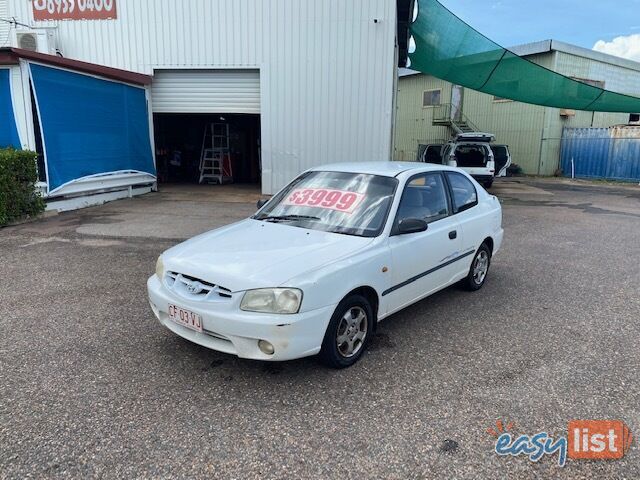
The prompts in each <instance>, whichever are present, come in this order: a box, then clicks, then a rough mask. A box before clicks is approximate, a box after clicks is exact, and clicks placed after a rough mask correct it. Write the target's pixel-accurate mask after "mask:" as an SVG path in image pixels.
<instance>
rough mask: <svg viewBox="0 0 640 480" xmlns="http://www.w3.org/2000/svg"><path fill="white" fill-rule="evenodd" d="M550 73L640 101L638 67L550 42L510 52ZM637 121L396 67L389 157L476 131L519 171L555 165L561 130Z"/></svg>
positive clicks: (549, 169) (412, 156)
mask: <svg viewBox="0 0 640 480" xmlns="http://www.w3.org/2000/svg"><path fill="white" fill-rule="evenodd" d="M510 50H511V51H513V52H514V53H516V54H517V55H520V56H523V57H524V58H526V59H528V60H530V61H531V62H534V63H537V64H539V65H542V66H543V67H546V68H548V69H550V70H553V71H554V72H558V73H561V74H563V75H566V76H568V77H571V78H574V79H577V80H580V81H582V82H585V83H588V84H590V85H594V86H597V87H601V88H605V89H607V90H612V91H615V92H620V93H625V94H629V95H635V96H640V63H638V62H634V61H631V60H626V59H622V58H618V57H614V56H611V55H607V54H604V53H600V52H596V51H593V50H588V49H585V48H581V47H577V46H574V45H569V44H566V43H562V42H558V41H555V40H548V41H543V42H538V43H532V44H527V45H521V46H518V47H514V48H511V49H510ZM638 121H640V117H639V116H638V115H634V114H632V115H629V114H616V113H613V114H612V113H599V112H595V113H594V112H585V111H575V110H567V109H558V108H551V107H543V106H537V105H530V104H525V103H519V102H514V101H511V100H507V99H504V98H496V97H494V96H491V95H487V94H484V93H480V92H477V91H474V90H470V89H468V88H463V87H460V86H456V85H452V84H451V83H449V82H446V81H443V80H440V79H438V78H435V77H433V76H430V75H425V74H422V73H419V72H415V71H411V70H406V69H402V70H401V73H400V79H399V82H398V98H397V116H396V128H395V146H394V159H395V160H416V158H417V156H418V152H419V151H420V145H428V144H438V143H444V142H446V141H447V140H449V139H450V138H451V136H452V135H453V134H455V133H457V132H462V131H471V130H475V131H482V132H489V133H493V134H495V135H496V141H497V143H501V144H507V145H509V148H510V151H511V155H512V157H513V162H514V163H516V164H517V165H519V166H520V167H521V168H522V169H523V170H524V172H525V173H528V174H539V175H553V174H555V173H557V172H558V170H559V168H560V156H561V144H562V136H563V131H564V129H565V128H566V129H570V128H581V127H596V128H607V127H610V126H614V125H626V124H629V123H636V122H638Z"/></svg>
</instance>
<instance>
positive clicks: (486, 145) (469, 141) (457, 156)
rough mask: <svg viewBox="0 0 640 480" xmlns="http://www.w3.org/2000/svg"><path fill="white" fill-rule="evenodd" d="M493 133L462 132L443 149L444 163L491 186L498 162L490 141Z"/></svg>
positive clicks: (486, 186) (486, 185)
mask: <svg viewBox="0 0 640 480" xmlns="http://www.w3.org/2000/svg"><path fill="white" fill-rule="evenodd" d="M494 140H495V137H494V136H493V135H492V134H491V133H481V132H471V133H461V134H459V135H457V136H456V137H455V139H454V140H452V141H450V142H449V143H447V144H446V145H445V146H444V148H443V150H442V163H443V164H445V165H449V166H451V167H458V168H461V169H462V170H464V171H465V172H467V173H468V174H469V175H471V176H472V177H473V178H475V179H476V181H477V182H478V183H481V184H482V185H484V187H485V188H490V187H491V185H492V184H493V179H494V177H495V175H496V163H495V158H494V155H493V151H492V150H491V147H490V143H491V142H493V141H494Z"/></svg>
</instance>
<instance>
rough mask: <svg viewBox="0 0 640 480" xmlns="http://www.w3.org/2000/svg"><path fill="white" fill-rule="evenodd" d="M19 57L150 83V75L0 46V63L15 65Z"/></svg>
mask: <svg viewBox="0 0 640 480" xmlns="http://www.w3.org/2000/svg"><path fill="white" fill-rule="evenodd" d="M21 58H23V59H25V60H31V61H34V62H38V63H43V64H45V65H51V66H53V67H61V68H67V69H69V70H74V71H76V72H82V73H88V74H90V75H97V76H100V77H104V78H108V79H111V80H118V81H120V82H125V83H132V84H135V85H150V84H151V79H152V77H151V76H150V75H144V74H142V73H136V72H130V71H127V70H121V69H119V68H111V67H105V66H103V65H96V64H94V63H87V62H81V61H78V60H72V59H70V58H62V57H58V56H56V55H47V54H44V53H37V52H32V51H30V50H22V49H20V48H0V65H16V64H18V60H19V59H21Z"/></svg>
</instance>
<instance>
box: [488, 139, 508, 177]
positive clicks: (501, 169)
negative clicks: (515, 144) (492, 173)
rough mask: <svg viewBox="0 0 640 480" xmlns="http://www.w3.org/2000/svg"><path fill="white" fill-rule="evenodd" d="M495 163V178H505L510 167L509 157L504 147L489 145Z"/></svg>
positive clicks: (506, 148)
mask: <svg viewBox="0 0 640 480" xmlns="http://www.w3.org/2000/svg"><path fill="white" fill-rule="evenodd" d="M491 150H492V151H493V156H494V159H495V162H496V177H506V176H507V168H509V167H510V166H511V155H510V154H509V147H507V146H506V145H491Z"/></svg>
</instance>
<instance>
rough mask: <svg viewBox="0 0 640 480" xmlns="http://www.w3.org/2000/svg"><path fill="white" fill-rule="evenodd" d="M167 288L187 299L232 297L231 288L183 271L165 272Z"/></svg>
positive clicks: (210, 299)
mask: <svg viewBox="0 0 640 480" xmlns="http://www.w3.org/2000/svg"><path fill="white" fill-rule="evenodd" d="M165 284H166V286H167V288H169V289H170V290H172V291H173V292H175V293H177V294H178V295H180V296H181V297H184V298H186V299H189V300H200V301H224V300H228V299H230V298H233V295H232V292H231V290H229V289H228V288H225V287H222V286H220V285H214V284H213V283H210V282H206V281H204V280H201V279H199V278H195V277H191V276H189V275H185V274H184V273H177V272H167V273H166V275H165Z"/></svg>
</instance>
